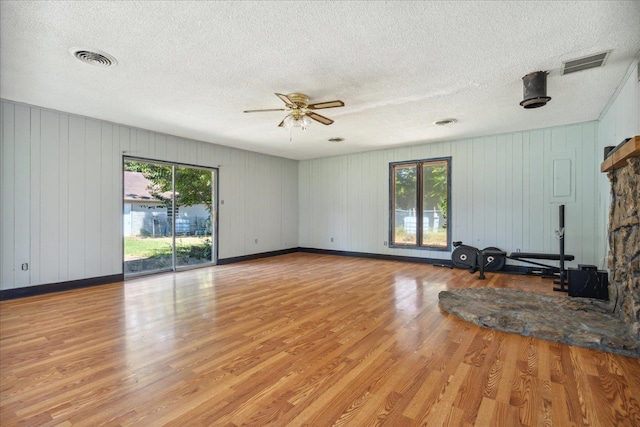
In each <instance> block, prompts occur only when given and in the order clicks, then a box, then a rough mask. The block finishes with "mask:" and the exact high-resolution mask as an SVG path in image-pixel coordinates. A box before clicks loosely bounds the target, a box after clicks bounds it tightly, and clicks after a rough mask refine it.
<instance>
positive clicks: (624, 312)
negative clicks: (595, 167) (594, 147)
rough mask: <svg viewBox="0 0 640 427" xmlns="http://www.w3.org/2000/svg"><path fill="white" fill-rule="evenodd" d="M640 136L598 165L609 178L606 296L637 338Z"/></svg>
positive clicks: (639, 329) (639, 311) (639, 335)
mask: <svg viewBox="0 0 640 427" xmlns="http://www.w3.org/2000/svg"><path fill="white" fill-rule="evenodd" d="M638 156H640V136H636V137H634V138H632V139H630V140H629V141H627V142H626V143H625V144H624V145H622V146H620V147H619V148H618V149H617V150H616V151H615V152H614V153H613V154H612V155H611V156H610V157H608V158H607V159H606V160H605V161H604V162H603V163H602V166H601V170H602V171H603V172H607V175H608V177H609V181H610V182H611V207H610V210H609V258H608V265H609V271H610V274H609V300H610V302H611V303H612V304H613V305H614V308H613V310H614V314H615V315H617V316H618V317H619V318H620V319H621V320H623V321H624V322H625V323H626V324H627V325H628V326H629V334H630V335H631V337H633V338H635V339H636V340H640V213H639V212H640V157H638Z"/></svg>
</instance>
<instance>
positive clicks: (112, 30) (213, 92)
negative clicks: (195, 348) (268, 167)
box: [0, 0, 640, 159]
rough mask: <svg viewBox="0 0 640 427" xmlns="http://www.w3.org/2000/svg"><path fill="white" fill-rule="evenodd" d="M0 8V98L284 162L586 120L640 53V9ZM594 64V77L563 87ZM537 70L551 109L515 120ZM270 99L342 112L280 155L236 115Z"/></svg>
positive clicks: (258, 121)
mask: <svg viewBox="0 0 640 427" xmlns="http://www.w3.org/2000/svg"><path fill="white" fill-rule="evenodd" d="M0 4H1V6H0V7H1V10H0V12H1V14H0V19H1V21H0V27H1V29H0V31H1V33H0V36H1V38H0V52H1V53H0V55H1V56H0V66H1V69H0V71H1V74H0V97H2V98H4V99H8V100H13V101H18V102H23V103H27V104H33V105H37V106H42V107H46V108H52V109H56V110H60V111H65V112H70V113H76V114H81V115H84V116H89V117H95V118H99V119H103V120H108V121H112V122H115V123H122V124H126V125H130V126H136V127H140V128H144V129H150V130H154V131H158V132H163V133H168V134H172V135H177V136H181V137H186V138H193V139H198V140H202V141H207V142H211V143H216V144H222V145H227V146H233V147H238V148H242V149H248V150H252V151H258V152H262V153H268V154H273V155H278V156H283V157H288V158H293V159H309V158H315V157H323V156H331V155H337V154H344V153H350V152H358V151H365V150H372V149H378V148H384V147H392V146H399V145H408V144H415V143H427V142H434V141H442V140H452V139H460V138H467V137H473V136H480V135H487V134H496V133H503V132H512V131H519V130H527V129H534V128H541V127H547V126H555V125H563V124H569V123H576V122H582V121H588V120H595V119H598V117H599V115H600V114H601V113H602V111H603V109H604V108H605V107H606V106H607V103H608V102H609V100H610V99H611V97H612V96H613V95H614V93H615V91H616V89H617V88H618V86H619V85H620V83H621V82H622V80H623V78H624V76H625V74H626V73H627V71H628V70H629V68H630V66H631V65H632V64H633V63H634V61H636V60H637V55H638V49H639V48H640V24H639V23H640V2H639V1H630V2H622V1H576V2H562V1H553V2H542V1H534V2H525V1H505V2H499V1H491V2H470V1H465V2H463V1H451V2H432V1H429V2H399V1H394V2H381V1H354V2H336V1H305V2H268V1H260V2H250V1H244V2H222V1H216V2H186V1H181V2H152V1H140V2H135V1H129V2H116V1H112V2H90V1H81V2H80V1H78V2H62V1H48V2H29V1H5V0H3V1H2V2H1V3H0ZM72 47H87V48H93V49H99V50H101V51H104V52H107V53H109V54H111V55H113V56H114V57H115V58H116V59H117V61H118V65H117V66H115V67H111V68H99V67H95V66H91V65H87V64H84V63H81V62H79V61H78V60H77V59H75V58H74V57H73V56H72V55H71V54H70V53H69V49H70V48H72ZM605 50H611V54H610V56H609V59H608V60H607V62H606V64H605V66H604V67H602V68H598V69H591V70H586V71H581V72H577V73H574V74H570V75H566V76H561V75H560V71H561V64H562V61H564V60H569V59H574V58H578V57H582V56H586V55H590V54H594V53H598V52H601V51H605ZM538 70H545V71H548V72H549V77H548V82H547V85H548V90H547V93H548V95H549V96H551V97H552V100H551V101H550V102H549V104H548V105H547V106H545V107H543V108H538V109H531V110H525V109H523V108H522V107H521V106H520V105H519V102H520V101H521V100H522V96H523V95H522V80H521V78H522V76H524V75H525V74H528V73H530V72H533V71H538ZM274 92H280V93H285V94H286V93H291V92H303V93H306V94H307V95H309V96H310V98H311V102H320V101H326V100H333V99H341V100H343V101H344V102H345V104H346V106H345V107H343V108H335V109H326V110H322V111H319V112H320V113H321V114H323V115H325V116H327V117H330V118H332V119H334V120H335V123H334V124H333V125H330V126H324V125H322V124H320V123H315V122H314V123H313V125H312V126H310V127H309V129H308V130H307V131H305V132H301V131H300V130H299V129H294V130H293V142H289V133H288V131H286V130H284V129H282V128H278V127H277V125H278V123H280V121H281V120H282V118H283V117H284V115H285V114H286V113H284V112H263V113H254V114H245V113H243V112H242V111H243V110H245V109H254V108H281V107H282V106H283V104H282V102H281V101H280V100H279V99H278V98H277V97H276V96H275V95H274ZM447 117H454V118H456V119H457V120H458V123H456V124H455V125H451V126H446V127H437V126H435V125H433V122H434V121H436V120H439V119H442V118H447ZM332 137H342V138H345V141H343V142H340V143H332V142H328V141H327V140H328V139H329V138H332Z"/></svg>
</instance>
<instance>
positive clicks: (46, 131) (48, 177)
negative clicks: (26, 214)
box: [35, 110, 60, 283]
mask: <svg viewBox="0 0 640 427" xmlns="http://www.w3.org/2000/svg"><path fill="white" fill-rule="evenodd" d="M40 134H41V150H40V151H41V157H42V162H41V166H40V191H39V195H40V206H41V209H40V210H39V212H38V217H37V218H35V221H37V222H38V223H39V224H40V228H41V233H40V242H39V244H38V245H37V247H38V248H39V255H40V266H39V271H40V281H41V283H55V282H57V281H59V278H60V276H59V265H60V253H59V251H58V242H59V240H60V229H59V228H58V223H59V218H58V216H59V214H60V206H59V203H60V197H59V195H58V186H59V183H60V179H59V173H60V167H59V166H58V164H57V162H54V161H51V159H56V158H57V157H58V153H59V152H60V118H59V114H58V113H53V112H50V111H46V110H43V111H42V115H41V132H40Z"/></svg>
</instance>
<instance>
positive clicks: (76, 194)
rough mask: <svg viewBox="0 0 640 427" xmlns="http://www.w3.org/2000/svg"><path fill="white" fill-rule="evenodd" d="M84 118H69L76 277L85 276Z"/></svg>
mask: <svg viewBox="0 0 640 427" xmlns="http://www.w3.org/2000/svg"><path fill="white" fill-rule="evenodd" d="M85 167H86V166H85V119H84V118H81V117H78V116H70V117H69V208H68V209H69V217H68V224H69V261H68V262H69V264H68V270H69V277H68V279H67V280H77V279H82V278H85V277H90V276H87V275H85V268H84V266H85V256H86V253H87V250H86V249H87V248H86V247H85V245H86V241H85V229H86V226H85V224H86V221H85V208H84V206H85V203H86V192H87V190H88V189H87V187H86V180H85Z"/></svg>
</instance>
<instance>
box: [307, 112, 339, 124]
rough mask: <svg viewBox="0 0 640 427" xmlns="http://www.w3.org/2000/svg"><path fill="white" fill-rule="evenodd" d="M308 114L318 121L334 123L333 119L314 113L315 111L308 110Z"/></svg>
mask: <svg viewBox="0 0 640 427" xmlns="http://www.w3.org/2000/svg"><path fill="white" fill-rule="evenodd" d="M306 114H307V116H309V117H311V118H312V119H313V120H315V121H316V122H320V123H322V124H323V125H330V124H331V123H333V120H331V119H329V118H327V117H325V116H321V115H320V114H317V113H314V112H313V111H307V113H306Z"/></svg>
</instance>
